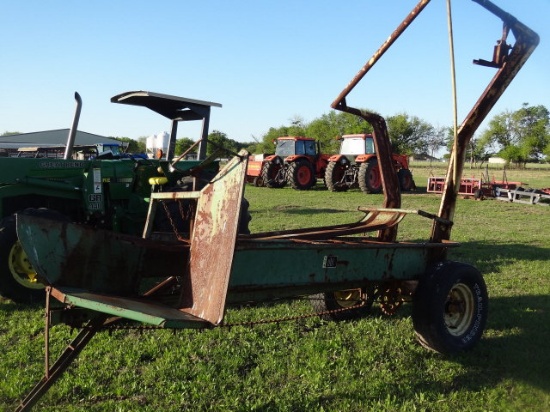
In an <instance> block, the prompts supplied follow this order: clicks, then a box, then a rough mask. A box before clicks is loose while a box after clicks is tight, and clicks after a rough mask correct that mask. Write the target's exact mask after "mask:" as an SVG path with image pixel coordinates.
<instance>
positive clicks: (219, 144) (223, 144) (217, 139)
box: [206, 130, 241, 156]
mask: <svg viewBox="0 0 550 412" xmlns="http://www.w3.org/2000/svg"><path fill="white" fill-rule="evenodd" d="M208 142H209V143H212V144H208V145H207V147H206V155H207V156H209V155H211V154H213V153H214V152H215V151H216V149H226V151H227V152H226V153H225V154H223V155H222V156H231V154H230V153H231V152H232V153H237V152H238V151H239V149H240V147H241V144H239V142H236V141H235V140H232V139H230V138H228V137H227V135H226V134H225V133H223V132H220V131H219V130H214V131H212V133H210V134H209V135H208Z"/></svg>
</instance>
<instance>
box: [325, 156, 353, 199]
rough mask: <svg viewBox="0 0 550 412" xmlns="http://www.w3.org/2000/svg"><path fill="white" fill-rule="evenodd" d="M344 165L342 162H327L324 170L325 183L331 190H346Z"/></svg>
mask: <svg viewBox="0 0 550 412" xmlns="http://www.w3.org/2000/svg"><path fill="white" fill-rule="evenodd" d="M345 175H346V165H345V164H344V163H342V162H329V164H328V165H327V168H326V170H325V185H326V186H327V189H328V190H330V191H331V192H343V191H346V190H348V186H347V185H346V183H345Z"/></svg>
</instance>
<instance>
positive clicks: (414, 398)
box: [0, 165, 550, 411]
mask: <svg viewBox="0 0 550 412" xmlns="http://www.w3.org/2000/svg"><path fill="white" fill-rule="evenodd" d="M413 172H414V175H415V179H416V182H417V185H418V186H419V190H418V191H417V192H414V193H407V194H404V195H403V207H404V208H411V209H416V208H420V209H424V210H426V211H429V212H437V210H438V208H439V200H440V199H439V196H438V195H434V194H427V193H425V183H423V182H426V181H427V177H428V176H429V175H430V174H432V173H434V170H433V168H429V167H420V166H414V165H413ZM435 173H437V171H436V172H435ZM442 173H443V174H444V169H442ZM507 173H508V177H509V178H510V180H512V179H514V180H515V179H517V180H525V181H527V182H528V183H530V185H531V186H532V187H535V186H533V184H532V183H531V182H536V183H535V184H536V187H550V173H549V172H548V170H541V171H538V172H534V171H529V173H532V175H531V174H530V175H525V174H523V172H522V171H517V174H516V171H514V174H513V175H512V172H511V171H510V172H507ZM434 175H435V174H434ZM511 175H512V176H511ZM246 197H247V198H248V200H249V201H250V205H251V206H250V212H251V214H252V216H253V219H252V221H251V224H250V227H251V230H252V231H253V232H258V231H265V230H275V229H285V228H286V229H288V228H297V227H304V226H317V225H326V224H336V223H343V222H348V221H350V220H355V219H359V218H360V217H361V213H359V212H357V210H356V209H357V206H379V205H380V204H381V201H382V195H364V194H362V193H360V192H359V191H349V192H345V193H331V192H328V191H326V190H323V189H322V188H321V187H320V186H319V187H317V188H315V190H311V191H307V192H299V191H294V190H292V189H289V188H284V189H280V190H274V189H273V190H271V189H266V188H255V187H252V186H247V188H246ZM425 220H426V219H422V218H420V217H416V216H408V217H407V218H406V219H405V220H404V222H403V223H402V224H400V232H399V236H400V238H403V239H427V238H428V236H429V232H430V226H429V224H427V223H426V222H425ZM549 223H550V207H548V206H537V205H525V204H517V203H507V202H502V201H497V200H485V201H475V200H473V199H462V198H461V199H459V200H458V203H457V212H456V219H455V225H454V227H453V232H452V238H453V239H454V240H457V241H460V242H462V245H461V247H460V248H456V249H453V250H452V252H451V256H450V257H451V258H452V259H454V260H459V261H464V262H469V263H472V264H474V265H475V266H477V267H478V268H479V269H480V270H481V271H482V273H483V274H484V276H485V280H486V282H487V285H488V290H489V296H490V313H489V320H488V324H487V328H486V331H485V334H484V337H483V339H482V340H481V342H480V343H479V344H478V345H477V346H476V347H475V348H474V349H473V350H472V351H470V352H467V353H463V354H460V355H458V356H454V357H443V356H441V355H438V354H435V353H432V352H429V351H427V350H425V349H423V348H422V347H421V346H420V345H418V344H417V343H416V341H415V337H414V331H413V327H412V322H411V318H410V306H409V305H404V307H402V308H401V310H399V311H398V313H397V314H396V315H394V316H391V317H388V316H385V315H382V314H381V313H379V312H375V313H374V314H373V316H371V317H368V318H364V319H361V320H356V321H349V322H338V323H337V322H327V321H322V320H320V319H318V318H316V317H304V318H302V319H299V320H295V321H292V322H284V323H274V324H266V325H256V326H254V327H245V326H234V327H231V328H218V329H214V330H211V331H203V332H196V331H180V332H176V333H174V332H172V331H166V330H154V331H144V332H140V331H135V330H131V331H126V330H124V331H114V332H113V333H112V334H109V333H101V334H99V335H98V336H96V337H94V339H93V340H92V341H91V342H90V344H89V345H88V347H87V348H86V349H85V350H84V351H83V352H82V354H81V356H80V357H79V358H78V360H77V361H76V362H75V363H74V364H73V365H72V367H71V368H70V369H69V370H68V371H67V372H66V373H65V374H64V376H63V377H62V378H61V379H60V380H59V381H58V382H57V383H56V384H55V385H54V386H53V387H52V389H51V390H50V391H49V393H48V394H47V395H46V396H44V398H43V399H42V400H41V402H40V403H39V404H38V405H37V407H36V410H40V411H153V410H154V411H457V410H460V411H466V410H467V411H547V410H550V374H549V372H548V371H549V370H550V350H549V349H548V342H549V341H550V326H549V325H550V269H549V268H550V231H549V227H548V226H549ZM261 270H262V268H261V267H260V268H258V271H259V272H261ZM309 314H311V307H310V304H309V302H307V301H302V300H296V301H288V302H279V303H276V304H265V305H258V306H252V307H241V308H231V309H228V311H227V315H226V321H227V322H229V323H239V322H244V321H254V320H259V319H276V318H282V317H287V316H295V315H309ZM43 325H44V319H43V308H41V307H38V306H36V307H24V306H20V305H17V304H14V303H13V302H10V301H7V300H4V301H1V302H0V345H1V347H2V351H1V352H0V353H1V355H0V410H13V409H14V408H15V406H16V405H17V401H18V400H20V399H22V398H23V397H24V395H25V394H26V393H27V392H28V391H29V390H30V389H31V388H32V386H33V385H34V384H35V383H36V382H37V381H38V379H40V378H41V377H42V375H43V373H44V366H43V356H44V353H43V345H44V337H43ZM52 334H53V336H52V339H51V342H52V348H51V352H52V355H55V354H57V353H59V352H60V351H61V350H62V348H64V347H65V345H66V344H67V342H68V341H69V339H70V338H71V337H72V336H74V334H75V332H74V331H71V330H70V329H68V328H66V327H64V326H58V327H56V328H54V329H53V330H52Z"/></svg>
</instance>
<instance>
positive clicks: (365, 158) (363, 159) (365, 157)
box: [355, 154, 376, 163]
mask: <svg viewBox="0 0 550 412" xmlns="http://www.w3.org/2000/svg"><path fill="white" fill-rule="evenodd" d="M371 159H376V155H373V154H362V155H359V156H357V157H356V158H355V163H366V162H368V161H369V160H371Z"/></svg>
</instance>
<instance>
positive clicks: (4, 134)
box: [0, 131, 21, 136]
mask: <svg viewBox="0 0 550 412" xmlns="http://www.w3.org/2000/svg"><path fill="white" fill-rule="evenodd" d="M15 134H21V133H20V132H8V131H5V132H4V133H2V134H1V135H0V136H13V135H15Z"/></svg>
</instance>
